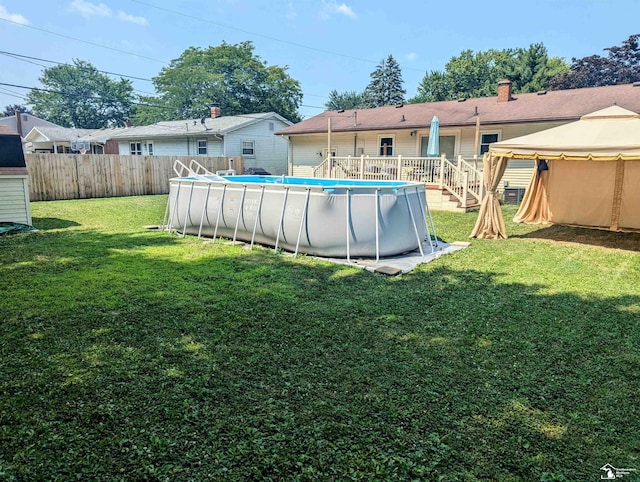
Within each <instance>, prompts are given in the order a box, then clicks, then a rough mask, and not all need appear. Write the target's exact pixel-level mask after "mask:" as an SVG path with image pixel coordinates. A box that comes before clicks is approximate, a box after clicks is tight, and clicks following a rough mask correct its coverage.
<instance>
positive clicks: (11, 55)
mask: <svg viewBox="0 0 640 482" xmlns="http://www.w3.org/2000/svg"><path fill="white" fill-rule="evenodd" d="M0 54H1V55H6V56H8V57H14V58H16V60H21V59H30V60H38V61H40V62H48V63H50V64H57V65H68V66H70V67H75V66H73V65H71V64H69V63H67V62H57V61H55V60H47V59H40V58H38V57H30V56H29V55H22V54H16V53H14V52H5V51H4V50H0ZM17 57H20V58H17ZM29 63H32V64H34V65H38V66H40V67H44V68H46V66H45V65H42V64H36V63H35V62H29ZM96 70H97V71H98V72H100V73H102V74H109V75H117V76H118V77H125V78H127V79H134V80H144V81H146V82H153V80H152V79H145V78H143V77H135V76H133V75H127V74H118V73H116V72H109V71H107V70H100V69H96Z"/></svg>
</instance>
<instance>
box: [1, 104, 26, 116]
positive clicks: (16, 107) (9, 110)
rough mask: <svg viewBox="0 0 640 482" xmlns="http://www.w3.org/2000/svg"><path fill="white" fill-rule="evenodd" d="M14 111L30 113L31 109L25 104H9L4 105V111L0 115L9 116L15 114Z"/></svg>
mask: <svg viewBox="0 0 640 482" xmlns="http://www.w3.org/2000/svg"><path fill="white" fill-rule="evenodd" d="M16 112H20V113H21V114H22V113H23V114H31V111H30V110H29V108H28V107H27V106H24V105H20V104H11V105H5V106H4V112H3V113H2V114H0V117H10V116H12V115H16Z"/></svg>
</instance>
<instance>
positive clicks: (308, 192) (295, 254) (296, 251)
mask: <svg viewBox="0 0 640 482" xmlns="http://www.w3.org/2000/svg"><path fill="white" fill-rule="evenodd" d="M310 195H311V189H309V188H307V196H306V198H305V200H304V207H303V208H302V216H301V218H300V228H299V229H298V240H297V241H296V250H295V252H294V253H293V256H294V257H295V256H298V248H299V247H300V238H301V237H302V227H303V226H304V223H305V221H306V218H307V206H308V205H309V196H310Z"/></svg>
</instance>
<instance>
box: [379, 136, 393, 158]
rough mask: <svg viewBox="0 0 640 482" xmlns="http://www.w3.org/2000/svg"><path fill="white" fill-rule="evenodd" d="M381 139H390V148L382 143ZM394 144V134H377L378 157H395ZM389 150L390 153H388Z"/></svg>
mask: <svg viewBox="0 0 640 482" xmlns="http://www.w3.org/2000/svg"><path fill="white" fill-rule="evenodd" d="M383 139H391V146H389V145H385V144H384V143H383ZM395 143H396V135H395V133H389V134H387V133H384V134H378V155H379V156H381V157H383V156H384V157H392V156H395V155H396V153H395ZM389 149H390V150H391V152H389Z"/></svg>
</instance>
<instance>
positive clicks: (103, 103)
mask: <svg viewBox="0 0 640 482" xmlns="http://www.w3.org/2000/svg"><path fill="white" fill-rule="evenodd" d="M40 82H41V83H42V85H43V87H44V88H43V89H40V90H32V91H31V92H30V93H29V95H28V96H27V103H28V104H29V105H32V106H33V112H34V114H35V115H37V116H39V117H42V118H43V119H46V120H48V121H50V122H54V123H56V124H59V125H61V126H64V127H77V128H86V129H100V128H104V127H114V126H121V125H123V124H124V121H125V119H127V117H129V115H130V113H131V106H132V104H133V101H134V96H133V87H132V85H131V81H130V80H126V79H123V78H120V80H112V79H111V78H109V76H107V75H105V74H102V73H100V72H99V71H98V70H97V69H96V68H95V67H94V66H93V65H92V64H91V63H89V62H85V61H82V60H78V59H74V61H73V65H56V66H54V67H50V68H47V69H44V71H43V72H42V76H41V77H40Z"/></svg>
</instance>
